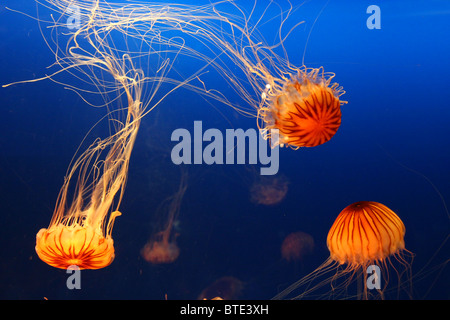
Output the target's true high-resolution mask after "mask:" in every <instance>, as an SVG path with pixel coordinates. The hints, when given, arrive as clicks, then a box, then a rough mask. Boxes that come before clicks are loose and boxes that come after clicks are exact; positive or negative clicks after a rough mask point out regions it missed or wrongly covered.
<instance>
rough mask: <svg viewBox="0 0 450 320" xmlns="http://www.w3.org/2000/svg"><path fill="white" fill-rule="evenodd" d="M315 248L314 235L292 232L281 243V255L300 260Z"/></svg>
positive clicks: (284, 257) (292, 259) (287, 259)
mask: <svg viewBox="0 0 450 320" xmlns="http://www.w3.org/2000/svg"><path fill="white" fill-rule="evenodd" d="M313 250H314V239H313V237H312V236H311V235H310V234H308V233H305V232H301V231H297V232H293V233H290V234H288V235H287V236H286V238H284V240H283V243H282V245H281V256H282V257H283V259H284V260H286V261H288V262H290V261H300V260H302V259H303V258H304V257H305V256H306V255H308V254H310V253H311V252H312V251H313Z"/></svg>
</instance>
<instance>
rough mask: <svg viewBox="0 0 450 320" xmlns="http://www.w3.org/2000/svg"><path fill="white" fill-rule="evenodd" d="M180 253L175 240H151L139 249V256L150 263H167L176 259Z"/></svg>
mask: <svg viewBox="0 0 450 320" xmlns="http://www.w3.org/2000/svg"><path fill="white" fill-rule="evenodd" d="M179 255H180V248H178V246H177V243H176V241H175V240H173V241H172V242H168V241H164V239H160V240H151V241H149V242H147V243H146V244H145V245H144V247H143V248H142V249H141V256H142V258H144V260H145V261H147V262H149V263H151V264H167V263H172V262H174V261H175V260H177V258H178V256H179Z"/></svg>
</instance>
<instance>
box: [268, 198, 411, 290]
mask: <svg viewBox="0 0 450 320" xmlns="http://www.w3.org/2000/svg"><path fill="white" fill-rule="evenodd" d="M404 235H405V226H404V224H403V222H402V220H401V219H400V217H399V216H398V215H397V214H396V213H395V212H394V211H392V210H391V209H389V208H388V207H387V206H385V205H383V204H381V203H378V202H373V201H360V202H356V203H354V204H351V205H349V206H347V207H346V208H345V209H344V210H342V211H341V213H340V214H339V215H338V217H337V218H336V220H335V222H334V223H333V225H332V227H331V228H330V231H329V233H328V237H327V246H328V249H329V251H330V257H329V258H328V259H327V260H326V261H325V262H324V263H322V265H320V266H319V267H318V268H317V269H316V270H314V271H313V272H311V273H310V274H308V275H306V276H305V277H303V278H302V279H300V280H299V281H297V282H296V283H294V284H292V285H291V286H290V287H288V288H287V289H285V290H284V291H283V292H281V293H279V294H278V295H277V296H275V299H280V298H285V297H287V296H289V295H290V294H291V293H292V292H293V291H294V290H297V289H298V290H300V288H305V287H306V289H305V290H304V291H303V293H301V294H299V295H297V296H295V297H294V299H301V298H306V297H307V296H308V295H309V294H311V293H313V292H314V291H316V290H319V289H320V288H323V287H324V286H325V285H326V284H331V288H332V290H331V292H330V291H328V293H327V294H333V295H336V296H338V295H339V294H340V293H342V292H346V291H347V290H348V288H349V287H350V285H351V284H353V283H354V280H357V284H358V285H357V291H358V292H357V295H355V297H357V298H359V299H369V297H372V296H373V297H376V298H381V299H384V293H385V291H386V288H387V286H388V284H389V282H390V280H391V279H392V277H390V272H391V269H392V271H394V272H396V273H397V276H398V288H397V292H399V291H400V289H401V291H403V292H405V293H406V294H407V295H408V297H410V296H411V282H410V280H411V263H412V256H413V255H412V253H411V252H409V251H408V250H407V249H406V248H405V242H404ZM395 262H398V263H399V264H400V267H399V266H397V265H394V263H395ZM373 270H374V271H373ZM378 270H379V272H378ZM369 271H370V272H372V271H373V273H372V274H371V275H368V274H369ZM332 272H334V274H333V275H331V276H329V274H330V273H332ZM369 276H370V278H369ZM404 276H406V278H407V280H408V281H405V282H403V278H404ZM372 277H373V278H372ZM323 278H325V279H323ZM373 279H376V280H377V281H379V282H378V283H377V284H376V285H374V286H372V285H371V286H370V287H369V282H370V281H368V280H373ZM381 281H383V285H381Z"/></svg>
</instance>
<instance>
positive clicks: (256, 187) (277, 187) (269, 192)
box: [250, 175, 289, 206]
mask: <svg viewBox="0 0 450 320" xmlns="http://www.w3.org/2000/svg"><path fill="white" fill-rule="evenodd" d="M288 185H289V180H288V179H287V178H286V177H285V176H284V175H277V176H258V178H256V179H255V181H254V182H253V183H252V185H251V187H250V201H251V202H252V203H255V204H262V205H266V206H273V205H276V204H278V203H280V202H281V201H283V200H284V198H285V197H286V194H287V192H288Z"/></svg>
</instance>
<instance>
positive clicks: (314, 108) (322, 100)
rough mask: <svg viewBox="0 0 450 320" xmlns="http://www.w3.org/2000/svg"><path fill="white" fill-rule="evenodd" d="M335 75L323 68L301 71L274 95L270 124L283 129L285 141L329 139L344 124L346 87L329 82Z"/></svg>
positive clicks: (311, 144) (296, 143) (300, 143)
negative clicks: (343, 95)
mask: <svg viewBox="0 0 450 320" xmlns="http://www.w3.org/2000/svg"><path fill="white" fill-rule="evenodd" d="M332 78H333V76H328V77H325V76H324V75H323V70H322V69H321V68H319V69H312V70H311V71H309V72H308V69H305V71H304V72H299V75H298V76H296V77H293V78H292V79H291V80H289V81H287V82H286V84H285V85H284V87H283V90H282V91H281V92H279V93H278V94H277V95H275V97H274V98H273V99H272V107H271V108H270V112H269V113H268V115H269V118H270V119H271V121H270V122H272V124H270V125H269V126H268V128H275V129H278V130H279V139H280V144H281V145H285V144H286V145H290V146H292V147H294V148H298V147H315V146H318V145H320V144H323V143H325V142H327V141H329V140H330V139H331V138H332V137H333V136H334V135H335V133H336V132H337V130H338V129H339V126H340V125H341V108H340V106H341V104H343V103H345V102H343V101H340V100H339V97H340V96H341V95H342V94H343V91H342V90H341V89H340V88H338V87H337V86H338V85H337V84H333V85H332V86H329V84H330V82H331V79H332Z"/></svg>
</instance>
